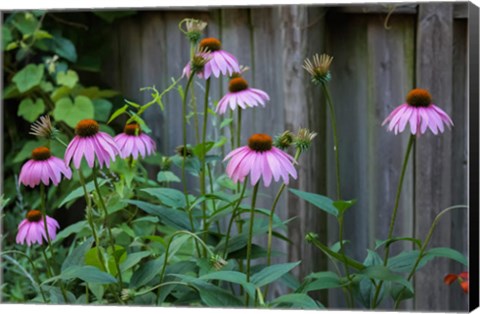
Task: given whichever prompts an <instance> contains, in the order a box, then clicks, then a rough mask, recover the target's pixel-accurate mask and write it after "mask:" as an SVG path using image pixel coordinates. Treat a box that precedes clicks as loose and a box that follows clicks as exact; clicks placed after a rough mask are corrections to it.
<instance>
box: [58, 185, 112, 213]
mask: <svg viewBox="0 0 480 314" xmlns="http://www.w3.org/2000/svg"><path fill="white" fill-rule="evenodd" d="M106 182H107V180H106V179H99V180H98V185H99V186H100V187H101V186H102V185H104V184H105V183H106ZM85 187H86V189H87V193H90V192H92V191H93V190H95V183H94V182H93V181H90V182H88V183H87V184H86V185H85ZM84 195H85V194H84V191H83V187H82V186H80V187H78V188H76V189H75V190H73V191H72V192H70V194H68V195H67V196H66V197H65V198H64V199H63V201H62V202H61V203H60V205H59V206H60V207H62V206H63V205H65V204H67V203H68V202H70V201H73V200H75V199H77V198H79V197H83V196H84Z"/></svg>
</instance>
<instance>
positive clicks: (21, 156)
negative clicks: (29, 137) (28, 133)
mask: <svg viewBox="0 0 480 314" xmlns="http://www.w3.org/2000/svg"><path fill="white" fill-rule="evenodd" d="M41 145H42V142H40V141H28V142H26V143H25V144H23V147H22V149H21V150H20V151H19V152H18V154H17V155H15V158H14V159H13V163H18V162H22V161H24V160H25V159H28V158H30V156H31V155H32V150H34V149H35V148H37V147H39V146H41Z"/></svg>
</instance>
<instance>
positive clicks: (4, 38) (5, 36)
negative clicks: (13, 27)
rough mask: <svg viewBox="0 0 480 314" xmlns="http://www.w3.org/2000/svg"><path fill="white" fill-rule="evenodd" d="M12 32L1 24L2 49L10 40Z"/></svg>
mask: <svg viewBox="0 0 480 314" xmlns="http://www.w3.org/2000/svg"><path fill="white" fill-rule="evenodd" d="M12 39H13V37H12V32H11V31H10V30H9V29H8V27H5V26H2V50H5V47H7V45H8V43H10V42H11V41H12Z"/></svg>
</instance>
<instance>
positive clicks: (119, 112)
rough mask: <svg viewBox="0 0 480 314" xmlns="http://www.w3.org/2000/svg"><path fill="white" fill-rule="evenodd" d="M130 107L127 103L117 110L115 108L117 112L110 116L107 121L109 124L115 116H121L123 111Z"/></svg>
mask: <svg viewBox="0 0 480 314" xmlns="http://www.w3.org/2000/svg"><path fill="white" fill-rule="evenodd" d="M127 109H128V105H125V106H123V107H122V108H119V109H117V110H115V112H114V113H113V114H112V116H111V117H110V119H108V121H107V124H109V123H110V122H112V121H113V120H115V118H117V117H118V116H120V115H121V114H122V113H125V112H126V111H127Z"/></svg>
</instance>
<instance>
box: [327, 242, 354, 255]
mask: <svg viewBox="0 0 480 314" xmlns="http://www.w3.org/2000/svg"><path fill="white" fill-rule="evenodd" d="M342 243H343V245H344V246H345V244H348V243H350V241H348V240H343V241H342ZM340 249H341V246H340V241H338V242H335V243H334V244H332V245H330V250H332V251H333V252H335V253H338V252H340Z"/></svg>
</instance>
